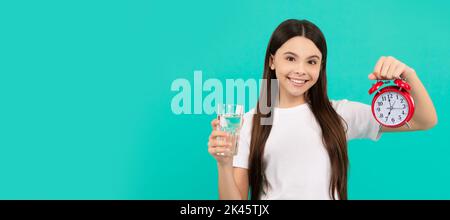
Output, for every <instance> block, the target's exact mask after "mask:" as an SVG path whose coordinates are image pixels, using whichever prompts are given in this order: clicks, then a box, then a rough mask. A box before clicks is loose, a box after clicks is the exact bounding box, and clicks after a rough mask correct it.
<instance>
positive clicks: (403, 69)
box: [393, 63, 406, 79]
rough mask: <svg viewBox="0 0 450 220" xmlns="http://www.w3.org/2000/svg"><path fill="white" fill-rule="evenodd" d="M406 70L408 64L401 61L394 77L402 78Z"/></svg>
mask: <svg viewBox="0 0 450 220" xmlns="http://www.w3.org/2000/svg"><path fill="white" fill-rule="evenodd" d="M405 70H406V65H405V64H404V63H400V64H399V65H398V66H397V67H396V68H395V70H394V74H393V78H395V79H400V78H401V77H400V76H401V75H402V73H404V72H405Z"/></svg>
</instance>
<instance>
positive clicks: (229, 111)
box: [217, 104, 244, 155]
mask: <svg viewBox="0 0 450 220" xmlns="http://www.w3.org/2000/svg"><path fill="white" fill-rule="evenodd" d="M243 115H244V108H243V106H242V105H233V104H219V105H218V106H217V117H218V119H219V126H218V128H217V129H218V130H220V131H225V132H227V133H229V134H230V137H229V138H230V139H229V141H231V149H230V150H231V154H232V155H236V154H237V151H238V141H239V132H240V130H241V126H242V117H243ZM220 139H221V138H220V137H218V140H220ZM222 141H223V140H222Z"/></svg>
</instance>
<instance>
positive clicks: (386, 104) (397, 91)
mask: <svg viewBox="0 0 450 220" xmlns="http://www.w3.org/2000/svg"><path fill="white" fill-rule="evenodd" d="M387 82H389V81H387ZM383 84H385V82H383V81H377V83H375V84H374V85H373V86H372V88H370V90H369V95H370V94H372V93H374V92H375V91H377V90H378V89H379V88H380V87H381V86H382V85H383ZM394 84H395V85H390V86H386V87H383V88H381V89H380V90H379V91H378V92H377V93H376V95H375V96H374V97H373V101H372V114H373V116H374V117H375V119H376V120H377V121H378V123H380V124H381V125H383V126H386V127H391V128H397V127H401V126H403V125H404V124H406V125H407V126H408V127H409V124H408V122H409V121H410V120H411V118H412V116H413V114H414V100H413V98H412V96H411V94H409V92H408V90H411V86H409V84H408V83H407V82H406V81H404V80H401V79H396V80H394Z"/></svg>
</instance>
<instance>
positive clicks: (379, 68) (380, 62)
mask: <svg viewBox="0 0 450 220" xmlns="http://www.w3.org/2000/svg"><path fill="white" fill-rule="evenodd" d="M385 59H386V57H384V56H382V57H380V59H378V61H377V64H376V65H375V68H373V72H374V73H380V72H381V66H383V62H384V60H385Z"/></svg>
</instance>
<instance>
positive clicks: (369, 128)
mask: <svg viewBox="0 0 450 220" xmlns="http://www.w3.org/2000/svg"><path fill="white" fill-rule="evenodd" d="M331 103H332V105H333V107H334V109H335V110H336V112H337V113H338V114H339V115H340V116H341V117H342V118H343V119H344V120H345V122H346V124H347V133H346V134H347V140H351V139H362V138H368V139H371V140H374V141H377V140H379V139H380V137H381V129H380V125H379V124H378V122H377V121H376V120H375V118H374V117H373V115H372V110H371V108H370V106H369V105H366V104H363V103H359V102H353V101H348V100H346V99H343V100H339V101H332V102H331Z"/></svg>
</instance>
